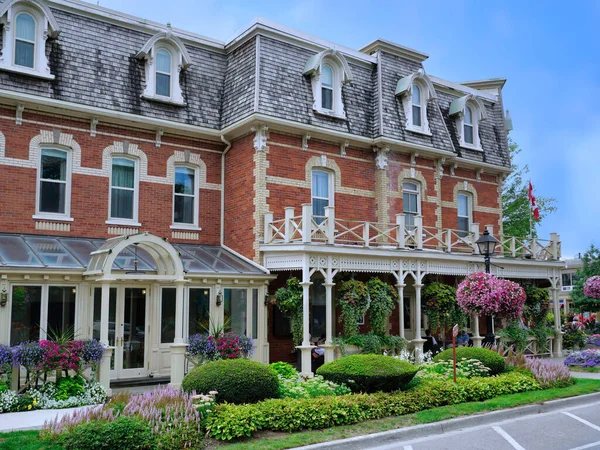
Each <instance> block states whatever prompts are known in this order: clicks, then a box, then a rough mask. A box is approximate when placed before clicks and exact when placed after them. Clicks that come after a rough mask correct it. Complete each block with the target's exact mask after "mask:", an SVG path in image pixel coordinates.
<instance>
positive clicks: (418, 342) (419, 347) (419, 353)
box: [410, 339, 427, 363]
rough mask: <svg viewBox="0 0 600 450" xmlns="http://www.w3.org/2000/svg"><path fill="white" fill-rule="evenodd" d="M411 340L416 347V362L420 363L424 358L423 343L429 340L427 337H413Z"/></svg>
mask: <svg viewBox="0 0 600 450" xmlns="http://www.w3.org/2000/svg"><path fill="white" fill-rule="evenodd" d="M410 342H412V344H413V346H414V347H415V363H420V362H421V361H422V360H423V344H425V342H427V341H426V340H425V339H413V340H412V341H410Z"/></svg>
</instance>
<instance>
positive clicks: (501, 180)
mask: <svg viewBox="0 0 600 450" xmlns="http://www.w3.org/2000/svg"><path fill="white" fill-rule="evenodd" d="M497 180H498V192H502V190H503V189H504V182H505V181H506V174H505V173H501V174H500V175H498V177H497Z"/></svg>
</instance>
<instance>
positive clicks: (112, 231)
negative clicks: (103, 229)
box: [108, 227, 139, 236]
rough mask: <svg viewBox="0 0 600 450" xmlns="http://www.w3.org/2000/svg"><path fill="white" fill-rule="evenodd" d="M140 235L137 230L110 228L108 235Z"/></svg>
mask: <svg viewBox="0 0 600 450" xmlns="http://www.w3.org/2000/svg"><path fill="white" fill-rule="evenodd" d="M137 233H139V230H138V229H137V228H125V227H108V234H110V235H112V236H130V235H133V234H137Z"/></svg>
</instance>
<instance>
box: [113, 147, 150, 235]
mask: <svg viewBox="0 0 600 450" xmlns="http://www.w3.org/2000/svg"><path fill="white" fill-rule="evenodd" d="M115 158H119V159H128V160H130V161H133V162H134V163H135V166H134V171H135V172H134V184H133V218H132V219H125V218H121V217H113V216H112V190H113V185H112V177H113V161H114V159H115ZM117 189H126V190H129V189H130V188H121V187H117ZM139 197H140V161H139V159H138V158H132V157H131V156H129V155H126V154H124V153H123V154H121V153H113V154H112V155H111V159H110V177H109V179H108V220H107V221H106V223H107V224H108V225H127V226H134V227H141V226H142V224H141V223H139V222H138V220H139V219H138V212H139Z"/></svg>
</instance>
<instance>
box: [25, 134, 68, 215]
mask: <svg viewBox="0 0 600 450" xmlns="http://www.w3.org/2000/svg"><path fill="white" fill-rule="evenodd" d="M42 150H58V151H61V152H65V153H66V154H67V174H66V175H67V176H66V180H65V184H66V187H65V212H64V214H60V213H50V212H44V211H40V200H41V180H42ZM37 164H38V168H37V175H36V183H37V185H36V188H35V191H36V196H35V214H34V215H33V216H31V217H32V219H36V220H54V221H63V222H73V218H72V217H71V183H72V175H73V152H72V151H71V149H70V148H64V147H61V146H56V145H43V146H41V147H40V152H39V159H38V162H37Z"/></svg>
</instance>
